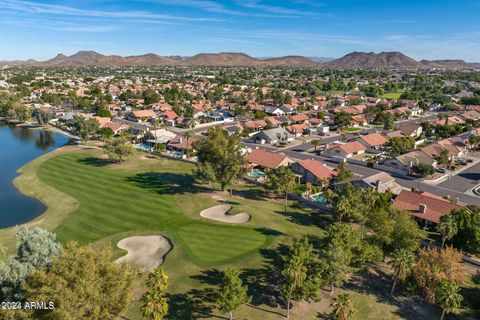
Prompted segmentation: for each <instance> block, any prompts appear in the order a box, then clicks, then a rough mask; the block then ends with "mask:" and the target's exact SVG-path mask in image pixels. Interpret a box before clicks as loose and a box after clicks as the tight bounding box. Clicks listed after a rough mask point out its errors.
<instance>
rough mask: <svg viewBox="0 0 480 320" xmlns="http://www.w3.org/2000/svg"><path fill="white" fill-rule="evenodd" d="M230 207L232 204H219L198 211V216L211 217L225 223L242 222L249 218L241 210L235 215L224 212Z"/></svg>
mask: <svg viewBox="0 0 480 320" xmlns="http://www.w3.org/2000/svg"><path fill="white" fill-rule="evenodd" d="M230 209H232V206H231V205H229V204H221V205H218V206H214V207H211V208H208V209H205V210H202V212H200V216H202V217H204V218H207V219H212V220H215V221H220V222H226V223H244V222H247V221H248V220H250V215H249V214H248V213H245V212H242V213H238V214H235V215H228V214H226V213H227V212H228V211H230Z"/></svg>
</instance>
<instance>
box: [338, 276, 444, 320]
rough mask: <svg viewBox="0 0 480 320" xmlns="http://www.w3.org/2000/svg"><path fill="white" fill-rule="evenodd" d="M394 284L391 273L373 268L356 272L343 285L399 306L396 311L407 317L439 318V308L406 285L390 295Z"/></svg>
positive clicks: (398, 287)
mask: <svg viewBox="0 0 480 320" xmlns="http://www.w3.org/2000/svg"><path fill="white" fill-rule="evenodd" d="M391 286H392V279H391V275H390V274H388V273H387V272H385V271H384V270H381V269H379V268H371V269H370V270H367V271H364V272H362V273H357V274H354V275H353V276H352V277H351V278H350V280H349V281H348V282H347V283H345V284H344V285H343V288H344V289H346V290H351V291H355V292H358V293H364V294H371V295H373V296H375V297H376V298H377V300H378V302H380V303H386V304H391V305H394V306H396V307H397V308H398V311H396V313H397V314H398V315H399V316H400V317H402V318H405V319H437V318H438V317H439V315H440V313H439V309H438V308H437V307H435V306H434V305H432V304H430V303H428V302H426V301H424V300H423V299H422V298H421V297H420V296H418V295H417V294H415V293H410V292H407V291H406V288H405V287H404V285H399V286H397V288H396V291H395V293H394V296H393V297H391V296H390V289H391Z"/></svg>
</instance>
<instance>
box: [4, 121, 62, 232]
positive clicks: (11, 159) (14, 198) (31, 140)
mask: <svg viewBox="0 0 480 320" xmlns="http://www.w3.org/2000/svg"><path fill="white" fill-rule="evenodd" d="M67 142H68V138H67V137H65V136H62V135H60V134H58V133H53V132H49V131H43V130H32V129H27V128H22V127H16V126H13V125H10V124H7V123H5V122H2V121H0V228H5V227H10V226H14V225H17V224H22V223H25V222H28V221H30V220H32V219H34V218H35V217H37V216H39V215H40V214H42V213H43V212H44V211H45V206H44V205H43V204H42V203H41V202H39V201H37V200H35V199H33V198H30V197H27V196H25V195H23V194H22V193H20V192H19V191H18V190H17V188H15V186H14V185H13V179H15V177H16V176H17V170H18V169H19V168H20V167H22V166H23V165H25V164H27V163H28V162H30V161H32V160H33V159H35V158H37V157H39V156H41V155H42V154H45V153H47V152H49V151H52V150H54V149H56V148H58V147H61V146H62V145H64V144H65V143H67Z"/></svg>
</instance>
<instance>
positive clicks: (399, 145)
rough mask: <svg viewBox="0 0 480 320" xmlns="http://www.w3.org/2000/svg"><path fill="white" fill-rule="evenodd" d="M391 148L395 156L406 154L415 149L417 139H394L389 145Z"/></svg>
mask: <svg viewBox="0 0 480 320" xmlns="http://www.w3.org/2000/svg"><path fill="white" fill-rule="evenodd" d="M387 145H388V146H389V147H390V152H391V154H392V155H394V156H398V155H400V154H403V153H405V152H406V151H408V150H411V149H413V147H415V139H414V138H413V137H393V138H391V139H390V140H389V141H388V144H387Z"/></svg>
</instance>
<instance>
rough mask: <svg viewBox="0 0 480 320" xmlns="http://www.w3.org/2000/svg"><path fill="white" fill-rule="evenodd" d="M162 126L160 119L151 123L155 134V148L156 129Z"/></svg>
mask: <svg viewBox="0 0 480 320" xmlns="http://www.w3.org/2000/svg"><path fill="white" fill-rule="evenodd" d="M162 124H163V121H162V120H161V119H160V118H157V119H155V120H153V121H152V126H153V129H154V132H155V147H156V146H157V129H158V128H159V127H160V125H162Z"/></svg>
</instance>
